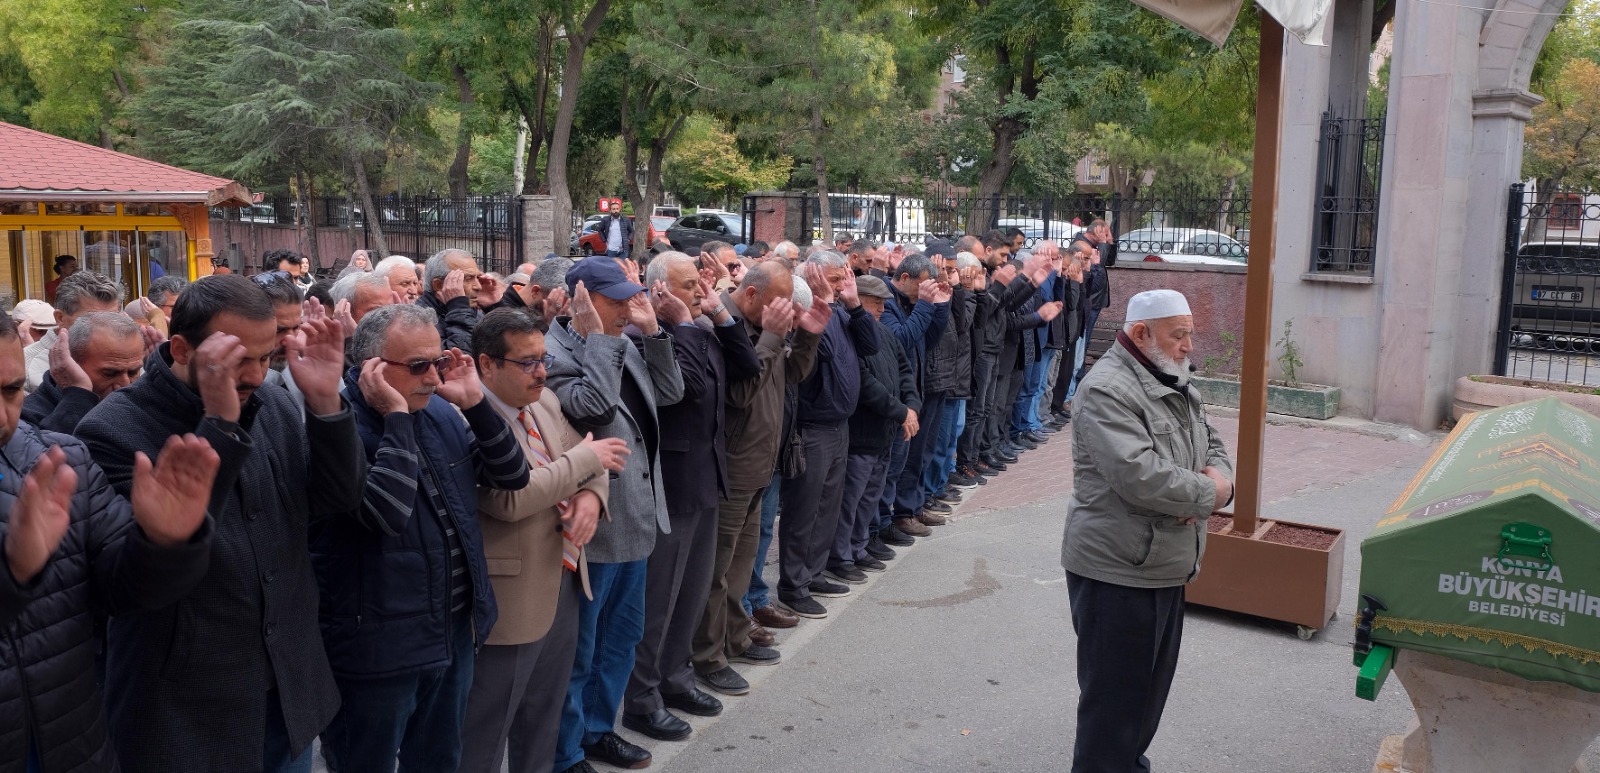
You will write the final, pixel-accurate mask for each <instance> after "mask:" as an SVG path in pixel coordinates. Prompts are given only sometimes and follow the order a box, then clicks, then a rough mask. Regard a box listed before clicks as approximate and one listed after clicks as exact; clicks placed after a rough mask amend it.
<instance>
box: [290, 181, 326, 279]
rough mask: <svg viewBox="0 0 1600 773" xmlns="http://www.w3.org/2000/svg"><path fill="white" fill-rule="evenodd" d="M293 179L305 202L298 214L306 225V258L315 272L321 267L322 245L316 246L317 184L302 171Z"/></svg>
mask: <svg viewBox="0 0 1600 773" xmlns="http://www.w3.org/2000/svg"><path fill="white" fill-rule="evenodd" d="M295 177H296V179H298V180H299V181H300V186H299V187H300V195H301V196H303V197H304V200H305V206H304V207H303V208H302V209H301V210H300V212H301V214H302V215H303V216H304V217H305V224H306V230H305V233H306V256H307V257H309V258H310V259H311V266H312V270H315V269H316V268H320V267H321V266H322V245H320V244H317V211H316V202H317V189H316V184H317V183H316V180H315V179H314V178H313V176H312V175H311V174H310V173H309V172H306V171H303V170H302V171H299V172H296V173H295Z"/></svg>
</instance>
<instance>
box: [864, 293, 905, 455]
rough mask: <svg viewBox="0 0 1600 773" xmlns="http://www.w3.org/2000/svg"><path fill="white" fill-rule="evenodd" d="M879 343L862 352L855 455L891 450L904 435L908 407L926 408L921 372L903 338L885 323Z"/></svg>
mask: <svg viewBox="0 0 1600 773" xmlns="http://www.w3.org/2000/svg"><path fill="white" fill-rule="evenodd" d="M879 324H880V325H881V324H882V323H881V322H880V323H879ZM878 343H879V347H878V351H876V352H873V353H872V354H866V355H862V356H861V399H860V400H858V401H856V412H855V413H853V414H851V415H850V455H851V456H878V455H881V454H886V453H889V448H890V446H891V445H893V444H894V440H895V438H898V437H900V425H902V424H904V423H905V421H906V411H908V410H911V411H920V410H922V396H921V395H920V394H918V393H917V374H916V372H914V371H913V370H912V369H911V360H910V359H908V358H907V357H906V355H905V351H904V350H903V349H901V348H900V339H899V338H897V337H895V335H894V331H892V330H890V329H889V327H888V326H887V325H884V326H883V327H882V328H880V329H879V330H878Z"/></svg>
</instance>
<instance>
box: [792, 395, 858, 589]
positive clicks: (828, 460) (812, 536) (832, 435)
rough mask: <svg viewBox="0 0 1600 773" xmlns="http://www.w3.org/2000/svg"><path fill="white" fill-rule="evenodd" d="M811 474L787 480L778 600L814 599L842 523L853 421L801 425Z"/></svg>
mask: <svg viewBox="0 0 1600 773" xmlns="http://www.w3.org/2000/svg"><path fill="white" fill-rule="evenodd" d="M800 436H801V438H802V439H803V444H804V447H805V455H806V472H805V474H804V475H801V476H800V477H798V478H790V479H788V480H785V481H784V482H783V493H782V497H783V505H782V507H783V511H782V515H781V516H780V517H779V518H778V598H779V599H781V600H784V601H789V600H793V599H800V598H809V597H810V596H811V590H810V586H811V581H812V580H815V579H817V577H818V575H821V574H822V570H823V569H824V568H826V566H827V563H828V551H829V549H831V548H832V547H833V533H834V529H836V528H837V527H838V525H839V500H840V498H841V497H843V495H844V468H845V466H844V464H842V462H843V461H844V458H845V455H846V453H847V452H848V451H849V449H850V425H848V424H846V423H845V422H842V421H841V422H839V423H838V424H807V425H805V426H804V427H801V429H800Z"/></svg>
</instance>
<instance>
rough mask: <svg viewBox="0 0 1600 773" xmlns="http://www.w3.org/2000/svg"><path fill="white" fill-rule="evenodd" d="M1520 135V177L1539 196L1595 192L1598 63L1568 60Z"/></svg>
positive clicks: (1599, 165) (1599, 169) (1598, 175)
mask: <svg viewBox="0 0 1600 773" xmlns="http://www.w3.org/2000/svg"><path fill="white" fill-rule="evenodd" d="M1544 97H1545V102H1544V104H1542V105H1539V106H1538V107H1535V108H1534V109H1533V120H1532V121H1529V122H1528V125H1527V127H1526V129H1524V132H1523V143H1524V144H1523V160H1522V167H1523V172H1524V174H1526V175H1528V176H1531V177H1535V178H1538V179H1539V181H1540V185H1539V190H1540V192H1541V193H1543V192H1545V191H1546V189H1549V190H1550V191H1552V192H1553V191H1554V190H1556V189H1558V188H1562V187H1568V186H1571V187H1582V188H1588V189H1596V188H1600V65H1597V64H1595V63H1594V62H1592V61H1590V60H1588V59H1583V58H1573V59H1568V60H1567V62H1566V63H1565V64H1564V65H1563V66H1562V68H1561V72H1560V74H1559V75H1557V76H1556V77H1555V79H1554V80H1553V81H1552V82H1551V84H1550V88H1548V89H1547V90H1546V92H1545V94H1544Z"/></svg>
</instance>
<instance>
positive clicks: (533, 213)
mask: <svg viewBox="0 0 1600 773" xmlns="http://www.w3.org/2000/svg"><path fill="white" fill-rule="evenodd" d="M555 211H556V209H555V199H553V198H551V197H550V196H523V197H522V259H523V260H528V261H534V262H537V261H540V260H543V259H544V256H546V255H548V254H550V253H552V252H554V253H556V254H557V255H564V254H566V252H567V247H568V245H566V244H562V245H561V249H559V250H558V249H556V244H555V228H554V226H553V225H552V224H553V222H554V218H555Z"/></svg>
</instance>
